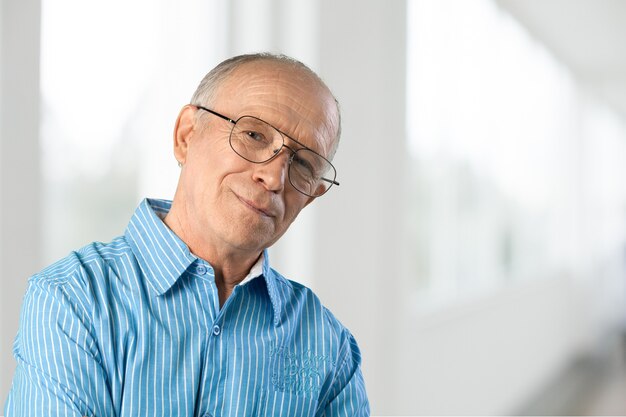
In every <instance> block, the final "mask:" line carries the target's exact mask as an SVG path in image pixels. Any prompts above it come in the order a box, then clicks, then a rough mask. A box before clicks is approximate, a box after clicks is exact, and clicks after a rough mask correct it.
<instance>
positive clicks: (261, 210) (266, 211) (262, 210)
mask: <svg viewBox="0 0 626 417" xmlns="http://www.w3.org/2000/svg"><path fill="white" fill-rule="evenodd" d="M237 198H238V199H239V201H241V202H242V203H243V205H244V206H246V207H248V208H249V209H250V210H252V211H254V212H256V213H258V214H260V215H262V216H265V217H274V214H273V213H272V210H271V209H270V208H268V207H263V206H261V205H260V204H257V203H255V202H253V201H250V200H247V199H245V198H243V197H240V196H237Z"/></svg>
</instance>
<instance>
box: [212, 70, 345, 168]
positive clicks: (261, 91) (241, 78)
mask: <svg viewBox="0 0 626 417" xmlns="http://www.w3.org/2000/svg"><path fill="white" fill-rule="evenodd" d="M213 106H214V107H215V108H216V110H217V111H221V112H224V113H226V114H227V115H228V116H229V117H232V118H239V117H241V116H246V115H247V116H255V117H258V118H260V119H263V120H265V121H267V122H268V123H270V124H272V125H273V126H275V127H276V128H278V129H279V130H281V131H282V132H284V133H285V134H287V135H289V136H291V137H292V138H294V139H296V140H298V141H299V142H302V143H303V144H304V145H306V146H308V147H310V148H312V149H314V150H316V151H317V152H319V153H321V154H322V155H325V156H327V155H328V154H329V152H330V149H331V147H332V144H333V142H334V141H335V138H336V134H337V128H338V114H337V106H336V104H335V101H334V98H333V96H332V94H331V93H330V91H328V89H327V88H326V87H325V86H324V85H323V84H321V83H320V81H319V80H318V79H317V78H316V77H315V76H314V75H312V74H310V73H308V72H307V71H305V70H303V69H300V68H297V67H293V66H291V65H287V64H282V63H274V62H263V61H259V62H251V63H246V64H243V65H241V66H240V67H238V68H236V69H235V70H234V71H233V72H232V73H231V74H229V75H228V76H227V78H226V79H225V80H223V81H222V83H221V84H220V85H219V87H218V90H217V94H216V97H215V101H214V103H213Z"/></svg>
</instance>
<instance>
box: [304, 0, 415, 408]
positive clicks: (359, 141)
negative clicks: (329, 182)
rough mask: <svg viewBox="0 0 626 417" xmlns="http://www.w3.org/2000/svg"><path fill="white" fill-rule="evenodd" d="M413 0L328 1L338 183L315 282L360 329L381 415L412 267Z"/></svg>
mask: <svg viewBox="0 0 626 417" xmlns="http://www.w3.org/2000/svg"><path fill="white" fill-rule="evenodd" d="M405 3H406V2H404V1H390V2H383V1H378V0H363V1H359V2H358V3H357V2H349V1H336V0H321V9H320V23H321V26H320V28H319V33H320V38H319V42H320V44H319V51H320V62H319V64H320V72H321V76H322V77H323V78H324V79H325V80H326V81H327V82H328V84H329V85H330V86H331V88H332V89H333V90H334V92H335V94H336V96H337V98H338V99H339V101H340V103H341V107H342V112H343V135H342V138H341V144H340V146H339V151H338V153H337V157H336V158H335V165H336V166H337V170H338V181H339V182H340V183H341V185H340V186H339V187H337V188H336V189H333V190H331V192H330V193H329V194H328V195H327V196H324V197H323V200H324V201H319V202H318V203H317V204H318V206H317V210H318V212H319V215H318V217H317V221H316V238H315V242H316V254H317V257H316V262H315V282H316V287H315V288H316V290H317V292H318V293H319V294H320V296H321V298H322V299H323V300H324V302H325V304H326V305H327V306H329V307H330V309H331V310H332V311H333V312H334V313H335V314H336V315H337V316H338V317H339V318H340V320H341V321H342V322H343V323H344V324H345V325H347V327H349V328H350V329H351V330H352V331H353V333H354V334H355V335H356V337H357V341H358V342H359V345H360V347H361V350H362V353H363V358H364V373H365V377H366V383H367V387H368V391H369V394H370V399H371V402H372V413H373V414H387V413H390V411H388V410H392V409H393V408H392V404H393V395H394V392H393V386H392V385H393V384H392V382H393V381H394V378H393V376H394V369H395V367H396V366H399V365H401V364H396V363H395V358H394V357H392V356H393V355H389V352H392V351H393V350H392V349H390V348H389V346H393V344H394V343H397V342H398V340H399V334H400V333H399V329H401V328H403V327H404V326H402V320H403V317H402V308H401V307H402V303H401V300H402V299H403V296H402V294H403V292H404V291H405V290H404V288H405V287H406V283H405V282H404V280H405V279H406V278H405V273H404V269H405V268H404V267H403V262H404V261H403V260H404V259H406V255H404V254H403V251H404V250H405V247H406V245H403V240H404V234H403V229H404V216H405V213H404V210H405V207H406V203H405V200H406V196H407V194H408V190H407V181H406V179H407V178H406V177H407V175H406V172H405V171H406V167H407V164H406V147H407V146H406V139H405V90H406V58H405V55H406V52H405V49H406V4H405Z"/></svg>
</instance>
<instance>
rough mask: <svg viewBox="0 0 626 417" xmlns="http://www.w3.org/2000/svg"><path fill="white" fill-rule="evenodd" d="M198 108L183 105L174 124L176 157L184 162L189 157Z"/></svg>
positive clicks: (180, 161)
mask: <svg viewBox="0 0 626 417" xmlns="http://www.w3.org/2000/svg"><path fill="white" fill-rule="evenodd" d="M195 115H196V108H195V107H193V106H191V105H189V104H188V105H186V106H185V107H183V108H182V109H181V111H180V113H179V114H178V118H177V119H176V125H175V126H174V157H175V158H176V160H177V161H178V162H179V163H181V164H184V163H185V161H186V159H187V150H188V148H189V140H190V138H191V136H192V134H193V132H194V129H195V120H196V117H195Z"/></svg>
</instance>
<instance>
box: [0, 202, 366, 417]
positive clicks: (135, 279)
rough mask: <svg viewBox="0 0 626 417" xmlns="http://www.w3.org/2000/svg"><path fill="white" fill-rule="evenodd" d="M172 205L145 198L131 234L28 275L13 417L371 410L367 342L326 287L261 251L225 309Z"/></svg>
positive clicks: (8, 411) (8, 410) (9, 408)
mask: <svg viewBox="0 0 626 417" xmlns="http://www.w3.org/2000/svg"><path fill="white" fill-rule="evenodd" d="M170 207H171V202H169V201H165V200H144V201H143V202H142V203H141V205H140V206H139V207H138V208H137V210H136V212H135V214H134V215H133V217H132V219H131V221H130V223H129V225H128V228H127V229H126V232H125V234H124V235H123V236H120V237H118V238H116V239H114V240H113V241H112V242H110V243H108V244H103V243H99V242H96V243H92V244H90V245H88V246H86V247H84V248H82V249H80V250H78V251H76V252H73V253H71V254H70V255H69V256H67V257H66V258H64V259H62V260H60V261H58V262H56V263H55V264H53V265H51V266H50V267H48V268H46V269H44V270H43V271H42V272H40V273H39V274H36V275H35V276H33V277H31V279H30V280H29V285H28V290H27V292H26V295H25V297H24V302H23V306H22V313H21V319H20V326H19V330H18V334H17V337H16V339H15V343H14V348H13V352H14V356H15V358H16V361H17V369H16V373H15V376H14V379H13V384H12V387H11V391H10V393H9V397H8V400H7V403H6V407H5V416H6V417H17V416H28V417H33V416H90V417H95V416H107V417H113V416H120V417H122V416H123V417H130V416H133V417H134V416H155V417H164V416H213V417H217V416H279V415H280V416H367V415H369V404H368V400H367V395H366V392H365V385H364V381H363V377H362V374H361V367H360V363H361V355H360V352H359V349H358V347H357V344H356V342H355V340H354V338H353V337H352V335H351V334H350V332H349V331H348V330H347V329H346V328H345V327H344V326H342V325H341V324H340V323H339V321H338V320H337V319H336V318H335V317H334V316H333V315H332V314H331V313H330V312H329V311H328V310H327V309H326V308H325V307H323V305H322V304H321V302H320V301H319V299H318V298H317V297H316V296H315V294H313V292H312V291H311V290H310V289H308V288H306V287H304V286H303V285H301V284H298V283H296V282H293V281H290V280H287V279H286V278H284V277H283V276H281V275H280V274H279V273H278V272H276V271H275V270H273V269H272V268H270V266H269V261H268V255H267V252H266V251H264V253H263V256H262V257H261V258H260V263H257V265H256V266H257V268H252V270H251V275H249V276H248V279H247V280H246V281H245V282H243V283H242V284H240V285H238V286H236V287H235V288H234V290H233V292H232V294H231V296H230V297H229V298H228V299H227V301H226V302H225V303H224V306H223V307H222V308H220V304H219V297H218V292H217V287H216V285H215V279H214V271H213V268H212V267H211V265H210V264H209V263H207V262H206V261H204V260H202V259H200V258H198V257H196V256H194V255H193V254H192V253H190V251H189V248H188V247H187V246H186V245H185V244H184V243H183V242H182V241H181V240H180V239H179V238H178V237H177V236H176V235H175V234H174V233H173V232H172V231H171V230H170V229H169V228H168V227H167V226H166V225H165V224H164V223H163V221H162V218H163V217H164V216H165V214H166V213H167V212H168V211H169V209H170ZM255 269H256V270H257V271H258V273H257V274H254V271H255ZM252 275H254V276H252Z"/></svg>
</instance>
